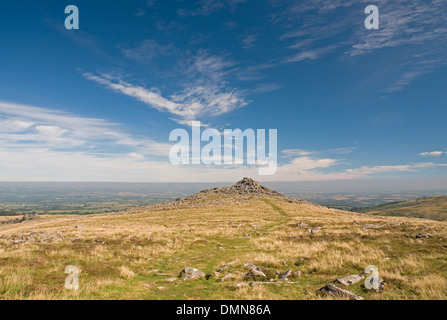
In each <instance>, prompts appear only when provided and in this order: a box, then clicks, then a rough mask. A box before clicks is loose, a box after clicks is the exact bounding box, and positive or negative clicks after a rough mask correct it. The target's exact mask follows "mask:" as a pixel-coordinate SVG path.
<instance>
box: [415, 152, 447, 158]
mask: <svg viewBox="0 0 447 320" xmlns="http://www.w3.org/2000/svg"><path fill="white" fill-rule="evenodd" d="M443 154H447V152H444V151H431V152H423V153H420V154H419V155H421V156H424V157H439V156H442V155H443Z"/></svg>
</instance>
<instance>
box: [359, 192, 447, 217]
mask: <svg viewBox="0 0 447 320" xmlns="http://www.w3.org/2000/svg"><path fill="white" fill-rule="evenodd" d="M361 212H365V213H369V214H373V215H382V216H398V217H414V218H423V219H432V220H438V221H447V196H441V197H433V198H422V199H418V200H413V201H405V202H397V203H391V204H386V205H381V206H377V207H373V208H368V209H365V210H361Z"/></svg>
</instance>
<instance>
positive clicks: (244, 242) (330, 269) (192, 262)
mask: <svg viewBox="0 0 447 320" xmlns="http://www.w3.org/2000/svg"><path fill="white" fill-rule="evenodd" d="M299 222H301V223H305V224H307V225H308V226H307V227H298V226H297V223H299ZM367 224H374V225H380V226H381V228H377V229H374V228H370V229H362V226H363V225H367ZM76 226H78V228H76ZM317 227H321V230H320V231H319V232H317V233H315V234H311V233H310V232H309V231H308V230H309V229H315V228H317ZM36 232H42V233H43V235H39V236H38V237H37V238H36V240H35V241H34V242H26V243H24V244H20V243H19V244H12V242H13V239H16V238H20V237H22V236H27V235H30V234H32V233H36ZM57 232H59V233H60V234H62V236H63V239H62V240H61V241H58V242H52V241H44V242H41V240H39V239H42V237H44V235H46V234H53V233H57ZM420 233H424V234H427V235H428V236H429V238H422V239H416V235H417V234H420ZM2 235H3V236H2ZM13 235H15V238H11V236H13ZM0 236H2V237H1V238H0V246H1V247H0V297H1V298H3V299H186V298H188V297H194V298H201V299H331V298H330V297H326V296H321V295H318V294H317V290H318V289H319V288H321V287H322V286H324V285H325V284H326V283H331V282H334V281H335V280H336V278H338V277H342V276H348V275H351V274H359V273H362V272H363V271H364V269H365V268H366V267H367V266H369V265H374V266H377V267H378V268H379V271H380V276H381V277H382V278H383V279H384V280H385V289H384V290H383V291H382V292H375V291H374V290H372V291H371V290H366V289H365V288H364V286H363V285H362V283H359V284H356V285H353V286H351V288H349V290H352V291H354V292H356V293H357V294H360V295H361V296H363V297H365V298H367V299H446V298H447V274H446V273H447V245H446V244H445V243H446V242H445V239H447V223H444V222H435V221H426V220H418V219H409V218H391V217H390V218H387V217H378V216H365V215H358V214H354V213H349V212H342V211H337V210H332V209H327V208H324V207H319V206H315V205H310V204H291V203H286V202H280V201H273V200H264V199H254V200H253V201H252V202H251V203H246V204H237V205H227V206H208V207H198V208H183V209H171V210H159V211H150V210H148V209H145V208H138V209H134V210H132V211H130V212H128V213H120V214H101V215H95V216H70V217H67V216H57V217H55V216H52V217H43V218H42V219H40V220H37V221H31V222H27V223H22V224H18V225H4V226H0ZM39 237H40V238H39ZM229 262H233V263H232V264H231V265H230V266H229V267H228V268H226V269H224V271H221V272H220V275H219V276H218V277H217V278H210V279H209V280H197V281H182V280H180V279H179V280H177V281H175V282H167V281H166V279H168V278H171V277H176V276H178V274H179V273H180V271H181V270H182V269H183V268H184V267H185V266H191V267H195V268H199V269H201V270H203V271H205V272H211V271H213V270H214V271H217V270H218V269H219V268H220V267H221V266H223V265H225V264H227V263H229ZM246 263H254V264H256V265H258V266H260V267H263V268H268V269H269V270H271V271H272V274H275V272H285V271H287V270H288V269H292V270H300V271H301V272H302V276H301V277H300V278H299V279H298V280H296V282H297V283H292V284H268V285H267V284H265V285H263V284H260V285H253V286H251V287H241V288H234V287H233V285H234V284H235V283H240V282H243V281H242V280H241V279H240V277H241V275H243V274H245V273H246V272H247V271H248V269H247V268H246V267H245V266H244V265H245V264H246ZM69 265H73V266H76V267H78V268H79V270H80V275H79V284H80V287H79V290H78V291H74V290H67V289H65V287H64V283H65V278H66V277H67V276H68V274H65V273H64V271H65V268H66V267H67V266H69ZM228 272H231V273H233V274H235V275H237V276H235V277H233V278H231V277H230V278H231V279H229V280H228V281H225V282H221V281H219V277H222V276H224V275H225V274H226V273H228ZM161 286H162V287H166V288H167V289H166V290H159V289H158V287H161Z"/></svg>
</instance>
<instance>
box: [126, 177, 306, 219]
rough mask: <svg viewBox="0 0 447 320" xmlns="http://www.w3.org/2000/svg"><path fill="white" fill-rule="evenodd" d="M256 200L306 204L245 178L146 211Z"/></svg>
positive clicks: (157, 205)
mask: <svg viewBox="0 0 447 320" xmlns="http://www.w3.org/2000/svg"><path fill="white" fill-rule="evenodd" d="M255 198H267V199H273V200H280V201H285V202H288V203H297V204H299V203H306V202H305V201H303V200H298V199H295V198H290V197H287V196H285V195H283V194H281V193H279V192H277V191H274V190H271V189H269V188H267V187H265V186H262V185H261V184H259V183H258V182H256V181H254V180H253V179H250V178H244V179H242V180H241V181H239V182H238V183H236V184H235V185H233V186H231V187H223V188H214V189H205V190H202V191H200V192H199V193H196V194H193V195H191V196H189V197H182V198H178V199H176V200H174V201H171V202H166V203H160V204H156V205H153V206H149V207H146V209H150V210H163V209H172V208H182V207H202V206H208V205H229V204H230V205H232V204H239V203H246V202H249V201H251V200H253V199H255ZM131 211H132V210H131Z"/></svg>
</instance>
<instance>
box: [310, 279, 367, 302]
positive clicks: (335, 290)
mask: <svg viewBox="0 0 447 320" xmlns="http://www.w3.org/2000/svg"><path fill="white" fill-rule="evenodd" d="M318 292H320V293H325V294H328V295H331V296H333V297H336V298H348V299H349V300H363V298H362V297H361V296H359V295H356V294H355V293H354V292H351V291H349V290H346V289H342V288H340V287H337V286H336V285H334V284H331V283H329V284H327V285H325V286H324V287H323V288H321V289H320V290H318Z"/></svg>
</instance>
